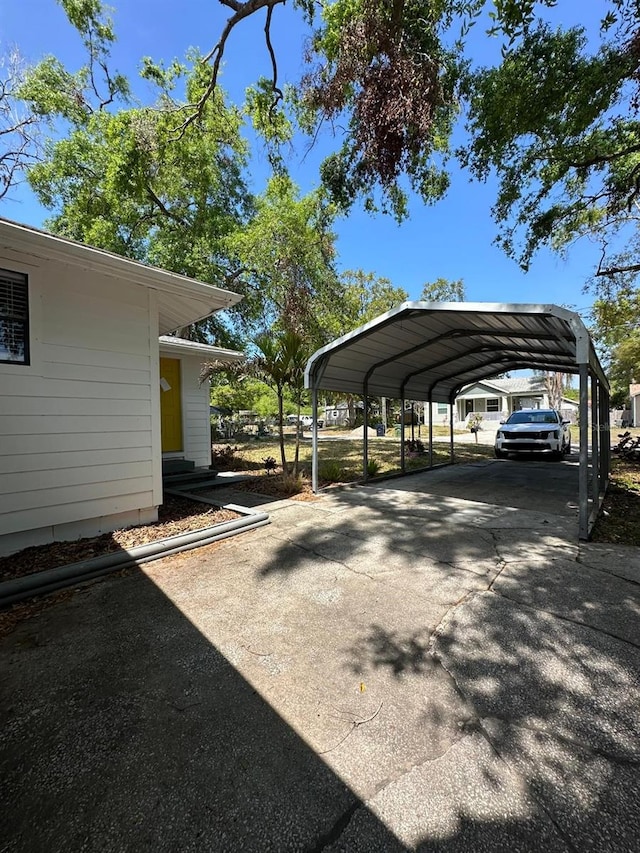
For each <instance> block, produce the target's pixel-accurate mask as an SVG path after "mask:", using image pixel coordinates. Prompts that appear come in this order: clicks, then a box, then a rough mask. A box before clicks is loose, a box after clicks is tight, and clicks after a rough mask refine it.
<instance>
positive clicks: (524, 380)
mask: <svg viewBox="0 0 640 853" xmlns="http://www.w3.org/2000/svg"><path fill="white" fill-rule="evenodd" d="M476 385H484V386H486V387H487V388H494V389H495V390H496V391H498V392H500V393H501V394H531V393H533V392H534V391H535V392H539V391H544V380H543V379H540V377H538V376H518V377H515V378H514V379H483V380H482V381H481V382H474V384H473V385H467V387H466V388H463V389H462V391H461V392H460V394H459V396H460V397H464V394H465V391H468V390H469V389H470V388H472V387H475V386H476Z"/></svg>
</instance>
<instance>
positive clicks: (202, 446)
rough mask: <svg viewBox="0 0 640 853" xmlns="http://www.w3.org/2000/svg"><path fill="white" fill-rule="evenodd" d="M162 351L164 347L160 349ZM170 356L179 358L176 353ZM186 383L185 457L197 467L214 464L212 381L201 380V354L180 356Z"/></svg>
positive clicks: (183, 423)
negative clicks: (211, 410) (212, 451)
mask: <svg viewBox="0 0 640 853" xmlns="http://www.w3.org/2000/svg"><path fill="white" fill-rule="evenodd" d="M160 352H161V354H163V353H162V348H161V350H160ZM167 356H168V357H170V358H175V356H174V355H169V353H168V352H167ZM179 358H180V364H181V373H182V375H181V385H182V435H183V445H184V452H183V454H181V455H183V456H184V457H185V459H190V460H192V461H193V462H195V464H196V466H197V467H208V466H209V465H210V464H211V426H210V416H209V404H210V403H209V396H210V395H209V383H208V382H203V383H202V385H201V384H200V358H199V357H193V356H179Z"/></svg>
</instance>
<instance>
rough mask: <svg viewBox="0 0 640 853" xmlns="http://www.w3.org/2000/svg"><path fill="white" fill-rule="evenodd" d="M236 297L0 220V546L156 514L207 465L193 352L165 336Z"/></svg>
mask: <svg viewBox="0 0 640 853" xmlns="http://www.w3.org/2000/svg"><path fill="white" fill-rule="evenodd" d="M239 299H240V296H239V295H238V294H235V293H231V292H229V291H226V290H222V289H220V288H217V287H213V286H212V285H209V284H204V283H202V282H198V281H194V280H192V279H188V278H185V277H184V276H179V275H175V274H173V273H169V272H166V271H164V270H160V269H155V268H152V267H148V266H145V265H143V264H139V263H136V262H134V261H130V260H128V259H125V258H121V257H119V256H118V255H114V254H112V253H109V252H104V251H101V250H98V249H94V248H91V247H89V246H84V245H82V244H79V243H75V242H73V241H70V240H65V239H61V238H59V237H54V236H52V235H50V234H47V233H44V232H42V231H39V230H37V229H34V228H30V227H27V226H24V225H19V224H16V223H13V222H8V221H6V220H2V219H0V554H9V553H12V552H13V551H16V550H19V549H20V548H23V547H26V546H28V545H37V544H42V543H45V542H51V541H54V540H61V539H74V538H77V537H80V536H90V535H95V534H97V533H100V532H106V531H110V530H114V529H116V528H119V527H125V526H129V525H132V524H138V523H147V522H149V521H153V520H155V519H156V518H157V511H158V506H159V504H160V503H161V502H162V463H163V458H165V459H175V458H182V459H186V460H191V461H193V462H194V463H195V464H196V465H199V466H200V465H208V464H209V463H210V453H211V447H210V438H209V435H210V433H209V430H210V426H209V422H210V421H209V387H208V383H204V384H202V385H201V384H200V382H199V372H200V364H201V362H202V361H204V360H214V359H216V360H218V361H222V362H224V361H235V360H238V359H241V358H243V355H242V353H239V352H235V351H231V350H221V349H219V348H216V347H206V346H202V345H200V344H195V343H193V342H191V341H183V340H179V339H176V338H171V337H166V335H167V333H169V332H171V331H173V330H175V329H177V328H180V327H182V326H185V325H188V324H189V323H193V322H195V321H196V320H198V319H201V318H203V317H206V316H209V315H210V314H212V313H214V312H215V311H219V310H222V309H224V308H228V307H230V306H231V305H233V304H235V303H236V302H237V301H238V300H239Z"/></svg>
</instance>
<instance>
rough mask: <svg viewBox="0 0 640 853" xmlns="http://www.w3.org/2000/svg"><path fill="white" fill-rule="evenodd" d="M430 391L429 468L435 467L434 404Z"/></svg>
mask: <svg viewBox="0 0 640 853" xmlns="http://www.w3.org/2000/svg"><path fill="white" fill-rule="evenodd" d="M431 397H432V394H431V391H429V468H433V406H432V400H431Z"/></svg>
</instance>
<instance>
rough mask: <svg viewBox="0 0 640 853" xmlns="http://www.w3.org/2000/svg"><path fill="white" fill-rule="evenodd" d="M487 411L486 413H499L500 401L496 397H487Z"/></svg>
mask: <svg viewBox="0 0 640 853" xmlns="http://www.w3.org/2000/svg"><path fill="white" fill-rule="evenodd" d="M487 411H488V412H499V411H500V400H499V399H498V397H489V398H488V399H487Z"/></svg>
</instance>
